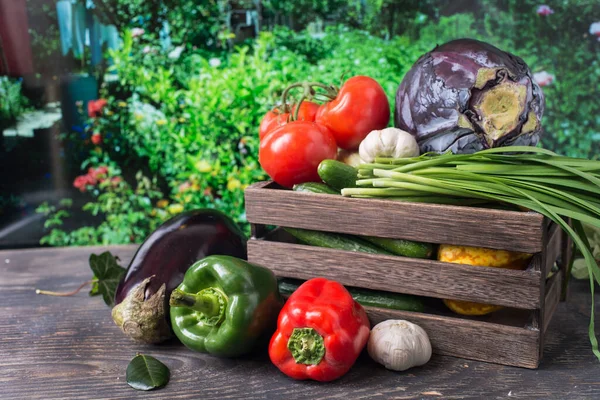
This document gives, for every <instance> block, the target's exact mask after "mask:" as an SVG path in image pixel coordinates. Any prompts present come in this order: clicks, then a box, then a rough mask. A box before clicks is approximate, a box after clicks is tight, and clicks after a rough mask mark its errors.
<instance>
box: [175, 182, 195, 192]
mask: <svg viewBox="0 0 600 400" xmlns="http://www.w3.org/2000/svg"><path fill="white" fill-rule="evenodd" d="M191 187H192V184H191V183H189V182H183V183H182V184H181V185H179V188H178V190H179V193H183V192H185V191H186V190H188V189H189V188H191Z"/></svg>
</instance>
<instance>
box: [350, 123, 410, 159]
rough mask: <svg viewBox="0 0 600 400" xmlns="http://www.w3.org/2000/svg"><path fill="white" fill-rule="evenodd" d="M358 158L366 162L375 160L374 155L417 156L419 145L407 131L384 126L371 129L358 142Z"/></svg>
mask: <svg viewBox="0 0 600 400" xmlns="http://www.w3.org/2000/svg"><path fill="white" fill-rule="evenodd" d="M358 153H359V154H360V158H361V159H362V160H363V161H364V162H367V163H372V162H373V161H375V157H393V158H404V157H417V156H418V155H419V154H420V153H419V145H418V144H417V141H416V140H415V138H414V137H413V135H411V134H410V133H408V132H405V131H403V130H401V129H398V128H385V129H382V130H380V131H371V133H369V134H368V135H367V137H366V138H365V139H364V140H363V141H362V142H361V143H360V147H359V148H358Z"/></svg>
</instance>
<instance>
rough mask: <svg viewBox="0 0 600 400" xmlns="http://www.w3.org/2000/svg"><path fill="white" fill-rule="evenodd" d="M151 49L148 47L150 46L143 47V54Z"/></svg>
mask: <svg viewBox="0 0 600 400" xmlns="http://www.w3.org/2000/svg"><path fill="white" fill-rule="evenodd" d="M151 51H152V49H151V48H150V46H146V47H144V49H143V50H142V53H144V54H148V53H150V52H151Z"/></svg>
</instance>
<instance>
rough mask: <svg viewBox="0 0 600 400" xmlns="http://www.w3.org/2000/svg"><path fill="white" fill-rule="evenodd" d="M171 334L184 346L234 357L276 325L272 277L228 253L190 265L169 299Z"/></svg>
mask: <svg viewBox="0 0 600 400" xmlns="http://www.w3.org/2000/svg"><path fill="white" fill-rule="evenodd" d="M169 304H170V306H171V308H170V311H171V325H172V327H173V331H174V332H175V335H177V337H178V338H179V340H180V341H181V342H182V343H183V344H184V345H185V346H187V347H188V348H190V349H192V350H195V351H199V352H202V353H209V354H213V355H217V356H223V357H235V356H239V355H241V354H244V353H247V352H248V351H250V350H251V349H252V347H253V346H254V344H255V343H256V341H257V339H258V338H259V337H260V336H261V334H262V333H264V332H265V331H266V330H268V329H269V328H272V329H273V330H274V329H275V326H276V325H275V324H276V321H277V316H278V314H279V311H280V309H281V306H282V299H281V297H280V295H279V290H278V288H277V279H276V278H275V275H273V273H272V272H271V271H270V270H269V269H267V268H263V267H260V266H257V265H253V264H250V263H248V262H246V261H244V260H240V259H239V258H235V257H229V256H209V257H206V258H204V259H202V260H200V261H198V262H196V263H195V264H194V265H192V266H191V267H190V268H189V269H188V270H187V272H186V273H185V276H184V278H183V282H182V283H181V285H179V286H178V287H177V288H176V289H175V290H173V293H172V294H171V298H170V301H169Z"/></svg>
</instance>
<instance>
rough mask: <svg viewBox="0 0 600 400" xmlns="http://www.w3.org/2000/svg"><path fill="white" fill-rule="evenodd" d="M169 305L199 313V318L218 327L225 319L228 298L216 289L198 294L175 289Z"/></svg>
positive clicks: (204, 290) (205, 290) (207, 289)
mask: <svg viewBox="0 0 600 400" xmlns="http://www.w3.org/2000/svg"><path fill="white" fill-rule="evenodd" d="M169 305H171V306H172V307H185V308H189V309H191V310H194V311H197V312H198V313H199V315H198V317H199V319H201V320H202V321H204V323H206V324H208V325H218V324H219V323H221V322H222V321H223V319H224V318H225V307H226V305H227V296H226V295H225V293H223V292H222V291H221V290H219V289H216V288H206V289H203V290H201V291H199V292H198V293H186V292H184V291H183V290H180V289H175V290H173V292H172V293H171V298H170V299H169Z"/></svg>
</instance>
